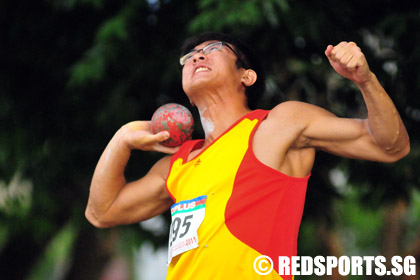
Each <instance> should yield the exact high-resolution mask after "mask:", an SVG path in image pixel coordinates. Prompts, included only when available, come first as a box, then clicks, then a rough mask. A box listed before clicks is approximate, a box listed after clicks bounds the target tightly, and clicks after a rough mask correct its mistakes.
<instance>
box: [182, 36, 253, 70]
mask: <svg viewBox="0 0 420 280" xmlns="http://www.w3.org/2000/svg"><path fill="white" fill-rule="evenodd" d="M223 46H226V47H228V48H229V49H230V50H231V51H232V52H233V53H234V54H235V55H236V57H237V58H238V60H239V62H240V65H241V67H244V68H245V67H246V65H247V64H246V63H244V61H243V60H242V59H241V58H240V57H239V55H238V53H237V52H236V51H235V50H234V49H233V48H232V47H231V46H229V45H228V44H227V43H225V42H215V43H211V44H208V45H207V46H205V47H204V48H202V49H199V50H193V51H191V52H189V53H187V54H186V55H184V56H182V57H181V58H180V59H179V63H180V64H181V65H182V66H184V64H185V63H187V62H188V61H190V60H191V59H192V57H193V56H194V54H196V53H198V52H200V51H202V52H203V54H209V53H212V52H215V51H219V50H221V49H222V47H223Z"/></svg>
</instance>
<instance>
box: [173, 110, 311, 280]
mask: <svg viewBox="0 0 420 280" xmlns="http://www.w3.org/2000/svg"><path fill="white" fill-rule="evenodd" d="M267 114H268V111H265V110H256V111H252V112H250V113H248V114H246V115H245V116H244V117H242V118H241V119H240V120H238V121H237V122H236V123H235V124H234V125H232V127H231V128H229V129H228V130H227V131H226V132H225V133H224V134H223V135H221V136H220V137H219V138H218V139H217V140H216V141H214V142H213V143H212V144H211V145H210V146H208V147H207V148H206V149H204V150H203V151H202V152H201V153H200V154H198V155H197V156H196V157H194V158H193V159H191V160H189V161H187V158H188V154H189V153H190V152H191V151H192V150H194V149H195V148H198V147H200V146H201V145H202V144H203V140H193V141H188V142H187V143H184V145H183V146H182V147H181V149H180V150H179V151H178V152H177V153H176V154H175V155H174V156H173V157H172V161H171V168H170V172H169V176H168V178H167V182H166V185H167V190H168V192H169V194H170V195H171V197H172V198H173V200H174V202H175V203H176V204H175V207H173V209H172V213H173V215H179V216H178V217H179V218H178V221H177V223H176V225H174V227H175V226H176V232H175V235H176V236H175V235H174V236H173V237H172V235H171V238H170V242H171V241H172V240H176V239H177V238H179V237H180V236H182V235H185V236H182V237H183V238H186V240H185V241H183V242H184V243H187V245H188V246H190V245H191V244H190V243H192V245H194V244H196V245H195V247H194V246H193V247H194V248H192V249H188V248H190V247H188V246H187V247H186V248H185V249H183V250H185V251H184V252H182V253H179V254H177V255H174V256H173V257H172V259H171V260H170V264H169V268H168V274H167V279H171V280H172V279H173V280H180V279H183V280H184V279H188V280H190V279H284V280H289V279H292V276H279V275H278V271H277V269H278V263H277V262H278V257H279V256H289V257H290V256H295V255H296V253H297V237H298V231H299V226H300V222H301V218H302V213H303V207H304V201H305V193H306V186H307V182H308V179H309V175H308V176H306V177H303V178H296V177H290V176H287V175H285V174H283V173H281V172H279V171H277V170H274V169H272V168H270V167H268V166H266V165H264V164H263V163H261V162H260V161H259V160H258V159H257V158H256V157H255V155H254V153H253V151H252V148H251V147H252V138H253V135H254V133H255V130H256V129H257V127H258V125H259V123H261V121H263V120H264V118H265V117H266V116H267ZM195 213H198V214H195ZM194 215H195V216H199V218H196V217H193V216H194ZM173 217H174V216H173ZM193 220H199V221H198V222H197V221H193ZM194 223H195V224H196V225H197V227H198V228H194ZM173 224H174V222H173ZM174 230H175V229H174V228H171V232H172V233H174ZM187 231H188V235H187ZM191 231H193V232H194V231H195V235H191V233H190V232H191ZM197 239H198V240H197ZM184 243H182V244H179V243H178V244H177V248H179V247H180V246H184V245H185V244H184ZM177 248H176V249H177ZM176 249H175V250H176ZM261 255H266V256H269V257H270V258H271V259H272V260H273V261H274V270H273V271H272V272H271V273H270V274H268V275H265V276H261V275H259V274H257V273H256V272H255V271H254V266H253V265H254V260H255V259H256V258H257V257H259V256H261Z"/></svg>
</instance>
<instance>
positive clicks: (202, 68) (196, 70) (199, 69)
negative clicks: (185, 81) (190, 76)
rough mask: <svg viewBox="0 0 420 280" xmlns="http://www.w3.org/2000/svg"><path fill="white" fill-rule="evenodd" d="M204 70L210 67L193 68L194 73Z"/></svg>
mask: <svg viewBox="0 0 420 280" xmlns="http://www.w3.org/2000/svg"><path fill="white" fill-rule="evenodd" d="M204 71H210V69H209V68H207V67H198V68H197V69H195V73H199V72H204Z"/></svg>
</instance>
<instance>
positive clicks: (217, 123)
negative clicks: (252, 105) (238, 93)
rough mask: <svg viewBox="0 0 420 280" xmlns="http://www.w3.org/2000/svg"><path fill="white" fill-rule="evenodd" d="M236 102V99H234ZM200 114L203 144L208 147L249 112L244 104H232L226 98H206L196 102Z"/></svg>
mask: <svg viewBox="0 0 420 280" xmlns="http://www.w3.org/2000/svg"><path fill="white" fill-rule="evenodd" d="M236 100H237V99H236ZM195 105H196V106H197V108H198V111H199V113H200V119H201V124H202V126H203V130H204V133H205V144H204V145H208V144H210V143H211V142H213V141H214V140H215V139H216V138H217V137H219V136H220V135H221V134H222V133H224V132H225V131H226V130H227V129H228V128H229V127H230V126H231V125H232V124H233V123H234V122H236V121H237V120H238V119H240V118H241V117H242V116H243V115H245V114H246V113H248V112H249V111H250V110H249V109H248V108H247V106H246V105H245V102H238V100H237V101H236V102H232V101H230V100H227V99H226V98H217V97H213V98H206V99H205V100H203V99H201V100H200V102H196V103H195Z"/></svg>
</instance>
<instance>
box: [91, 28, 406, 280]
mask: <svg viewBox="0 0 420 280" xmlns="http://www.w3.org/2000/svg"><path fill="white" fill-rule="evenodd" d="M325 55H326V56H327V58H328V60H329V62H330V64H331V66H332V67H333V68H334V70H335V71H336V72H337V73H338V74H340V75H341V76H343V77H345V78H347V79H350V80H351V81H353V82H354V83H355V84H356V85H357V87H358V88H359V89H360V91H361V93H362V95H363V98H364V100H365V103H366V107H367V110H368V118H367V119H346V118H338V117H336V116H335V115H333V114H332V113H330V112H327V111H325V110H324V109H321V108H319V107H316V106H314V105H310V104H306V103H302V102H296V101H292V102H283V103H281V104H279V105H277V106H276V107H274V108H273V109H272V110H270V111H265V110H254V111H251V110H250V109H249V107H248V105H247V100H249V99H250V98H251V97H248V96H247V94H249V92H253V93H254V94H255V90H254V91H252V90H253V89H255V88H257V89H259V88H261V84H262V82H263V79H260V80H258V79H259V78H262V75H260V76H261V77H259V73H258V72H259V66H258V64H257V62H256V61H255V60H253V58H252V55H250V53H249V52H248V50H247V48H246V47H245V46H244V45H243V44H242V43H241V42H239V41H237V40H235V39H234V38H232V37H231V36H228V35H225V34H220V33H205V34H202V35H199V36H196V37H193V38H190V39H189V40H187V41H186V43H185V45H184V48H183V56H182V57H181V59H180V63H181V65H182V67H183V68H182V85H183V89H184V91H185V93H186V94H187V96H188V98H189V99H190V102H191V103H192V104H193V105H194V106H196V107H197V109H198V110H199V112H200V116H201V123H202V125H203V128H204V132H205V139H203V140H192V141H189V142H186V143H184V144H183V145H182V146H181V147H180V148H168V147H164V146H162V145H161V144H160V142H162V141H164V140H166V139H167V138H168V137H169V134H168V133H167V132H160V133H158V134H155V135H153V134H151V133H150V122H149V121H134V122H130V123H128V124H126V125H124V126H122V127H121V128H120V129H119V130H118V131H117V132H116V134H115V135H114V137H113V138H112V139H111V141H110V142H109V144H108V146H107V147H106V149H105V151H104V152H103V154H102V156H101V158H100V160H99V162H98V165H97V167H96V170H95V173H94V175H93V179H92V184H91V188H90V196H89V202H88V205H87V209H86V217H87V219H88V220H89V221H90V222H91V223H92V224H93V225H94V226H96V227H100V228H104V227H111V226H115V225H121V224H130V223H137V222H140V221H143V220H146V219H149V218H151V217H154V216H156V215H159V214H161V213H163V212H164V211H167V210H168V209H170V208H171V214H172V225H171V231H170V237H169V254H168V255H169V256H168V262H169V268H168V274H167V279H177V280H178V279H292V277H291V276H280V275H279V274H278V272H277V271H276V270H275V269H277V264H276V260H277V259H278V257H279V256H294V255H296V254H297V236H298V231H299V225H300V221H301V217H302V212H303V207H304V200H305V192H306V186H307V182H308V179H309V176H310V172H311V168H312V165H313V163H314V158H315V151H316V150H323V151H326V152H329V153H332V154H335V155H338V156H343V157H348V158H356V159H364V160H371V161H380V162H395V161H397V160H399V159H401V158H402V157H404V156H405V155H407V154H408V152H409V149H410V145H409V138H408V135H407V131H406V129H405V127H404V125H403V123H402V121H401V118H400V116H399V114H398V112H397V110H396V108H395V106H394V105H393V103H392V101H391V99H390V98H389V96H388V95H387V93H386V92H385V90H384V89H383V88H382V86H381V85H380V83H379V82H378V80H377V78H376V76H375V75H374V74H373V73H372V72H371V71H370V69H369V66H368V64H367V61H366V59H365V56H364V55H363V53H362V52H361V50H360V49H359V47H358V46H357V45H356V44H355V43H353V42H350V43H348V42H341V43H339V44H338V45H336V46H332V45H329V46H328V47H327V49H326V51H325ZM257 94H262V92H258V91H257ZM133 149H136V150H143V151H159V152H163V153H168V154H173V155H168V156H166V157H163V158H162V159H161V160H159V161H158V162H157V163H156V164H155V165H154V166H153V167H152V168H151V170H150V171H149V172H148V173H147V174H146V175H145V176H144V177H143V178H140V179H139V180H137V181H134V182H126V180H125V177H124V168H125V166H126V164H127V162H128V160H129V157H130V152H131V150H133ZM174 153H175V154H174ZM171 206H172V207H171ZM261 255H265V256H269V257H270V258H271V259H272V260H273V261H274V263H275V264H274V268H275V269H274V270H272V272H271V273H270V274H268V275H265V276H261V275H259V274H257V273H256V272H255V271H254V268H253V264H254V260H255V259H256V258H257V257H259V256H261Z"/></svg>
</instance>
